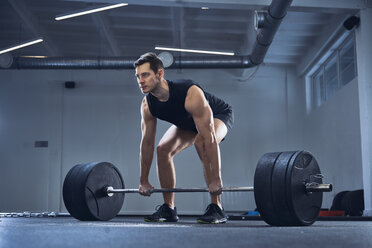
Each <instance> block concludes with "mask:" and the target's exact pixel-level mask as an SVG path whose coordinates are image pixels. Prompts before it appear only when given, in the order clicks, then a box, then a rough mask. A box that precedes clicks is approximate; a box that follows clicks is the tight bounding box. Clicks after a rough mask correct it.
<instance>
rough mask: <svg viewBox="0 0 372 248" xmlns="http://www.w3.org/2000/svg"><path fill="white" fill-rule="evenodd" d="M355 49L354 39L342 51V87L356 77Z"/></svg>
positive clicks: (349, 40)
mask: <svg viewBox="0 0 372 248" xmlns="http://www.w3.org/2000/svg"><path fill="white" fill-rule="evenodd" d="M355 65H356V63H355V47H354V41H353V39H348V40H347V41H346V43H345V45H344V46H343V47H342V48H341V49H340V76H341V80H340V81H341V86H344V85H345V84H347V83H348V82H350V81H351V80H352V79H354V78H355V76H356V67H355Z"/></svg>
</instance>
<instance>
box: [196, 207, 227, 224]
mask: <svg viewBox="0 0 372 248" xmlns="http://www.w3.org/2000/svg"><path fill="white" fill-rule="evenodd" d="M197 221H198V223H202V224H220V223H226V221H227V215H226V214H225V212H224V211H223V210H222V209H221V208H220V207H219V206H218V205H217V204H214V203H211V204H209V205H208V207H207V209H206V210H205V214H204V215H202V216H200V217H199V218H198V219H197Z"/></svg>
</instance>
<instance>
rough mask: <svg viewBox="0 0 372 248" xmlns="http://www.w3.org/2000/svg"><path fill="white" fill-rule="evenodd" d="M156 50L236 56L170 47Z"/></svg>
mask: <svg viewBox="0 0 372 248" xmlns="http://www.w3.org/2000/svg"><path fill="white" fill-rule="evenodd" d="M155 49H156V50H165V51H175V52H186V53H207V54H217V55H229V56H234V53H228V52H217V51H206V50H194V49H180V48H170V47H155Z"/></svg>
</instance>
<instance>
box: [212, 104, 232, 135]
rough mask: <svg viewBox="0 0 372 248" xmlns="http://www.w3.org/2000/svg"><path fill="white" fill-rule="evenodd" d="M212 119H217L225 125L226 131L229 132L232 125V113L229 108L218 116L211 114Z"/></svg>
mask: <svg viewBox="0 0 372 248" xmlns="http://www.w3.org/2000/svg"><path fill="white" fill-rule="evenodd" d="M213 117H214V118H217V119H219V120H221V121H223V123H225V125H226V127H227V130H228V131H230V130H231V128H232V126H233V124H234V112H233V110H232V108H231V107H229V108H228V109H226V110H225V111H224V112H222V113H219V114H216V115H215V114H213Z"/></svg>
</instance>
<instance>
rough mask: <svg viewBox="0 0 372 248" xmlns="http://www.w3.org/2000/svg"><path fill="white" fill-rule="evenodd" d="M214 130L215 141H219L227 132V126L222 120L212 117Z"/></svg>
mask: <svg viewBox="0 0 372 248" xmlns="http://www.w3.org/2000/svg"><path fill="white" fill-rule="evenodd" d="M214 132H215V134H216V139H217V143H220V142H221V141H222V140H223V139H224V138H225V137H226V134H227V127H226V125H225V123H224V122H223V121H221V120H220V119H217V118H214Z"/></svg>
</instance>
